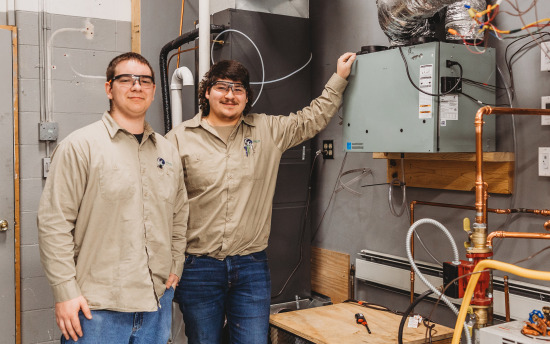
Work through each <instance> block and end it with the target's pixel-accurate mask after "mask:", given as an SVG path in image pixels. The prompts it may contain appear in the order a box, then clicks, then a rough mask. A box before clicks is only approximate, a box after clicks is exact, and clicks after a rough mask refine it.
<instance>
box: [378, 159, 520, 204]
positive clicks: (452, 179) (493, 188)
mask: <svg viewBox="0 0 550 344" xmlns="http://www.w3.org/2000/svg"><path fill="white" fill-rule="evenodd" d="M373 157H374V158H382V159H388V182H390V181H391V180H392V179H393V178H399V179H400V180H402V177H401V155H400V154H395V153H391V154H387V153H374V155H373ZM403 161H404V163H405V166H404V167H405V182H406V184H407V186H412V187H419V188H428V189H444V190H459V191H474V190H475V178H476V172H475V169H476V167H475V154H474V153H434V154H420V153H418V154H405V157H404V160H403ZM483 161H484V163H483V178H484V180H485V182H486V183H487V184H488V185H489V188H488V192H489V193H499V194H511V193H512V191H513V178H514V175H513V174H514V156H513V154H512V153H506V152H494V153H484V154H483Z"/></svg>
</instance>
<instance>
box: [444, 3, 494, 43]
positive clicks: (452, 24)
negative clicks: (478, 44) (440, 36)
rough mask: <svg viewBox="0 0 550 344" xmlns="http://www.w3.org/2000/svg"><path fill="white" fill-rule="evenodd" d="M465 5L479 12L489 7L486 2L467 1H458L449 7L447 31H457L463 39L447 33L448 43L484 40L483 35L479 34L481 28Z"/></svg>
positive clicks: (446, 21) (446, 23) (446, 20)
mask: <svg viewBox="0 0 550 344" xmlns="http://www.w3.org/2000/svg"><path fill="white" fill-rule="evenodd" d="M464 5H469V6H471V7H472V8H473V9H475V10H477V11H483V10H485V8H486V7H487V1H486V0H466V1H464V0H463V1H457V2H455V3H454V4H451V5H449V6H448V7H447V14H446V17H445V31H446V32H447V30H448V29H455V30H456V31H457V32H458V33H459V34H460V35H461V36H462V37H460V36H456V35H451V34H450V33H449V32H447V40H448V41H456V40H460V41H461V40H462V38H464V39H466V40H473V39H476V38H477V39H482V36H483V35H482V34H481V35H480V34H478V33H477V32H478V31H479V26H478V25H476V23H475V22H474V21H473V20H472V18H470V16H469V15H468V12H467V11H466V9H465V7H464Z"/></svg>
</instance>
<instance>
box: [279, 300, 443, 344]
mask: <svg viewBox="0 0 550 344" xmlns="http://www.w3.org/2000/svg"><path fill="white" fill-rule="evenodd" d="M355 313H363V314H364V315H365V318H366V319H367V322H368V324H369V328H370V330H371V332H372V334H368V332H367V329H366V328H365V326H362V325H358V324H356V323H355ZM269 322H270V324H271V327H272V331H271V332H272V333H271V335H272V342H273V343H276V342H277V343H278V344H284V343H286V342H285V341H281V340H277V337H279V338H281V337H283V336H281V335H280V334H278V333H277V331H278V329H282V330H284V331H287V332H290V333H292V334H294V335H296V336H297V337H299V338H303V339H306V340H308V341H310V342H313V343H317V344H356V343H372V344H376V343H380V344H389V343H397V332H398V329H399V323H400V322H401V316H399V315H396V314H393V313H390V312H384V311H379V310H374V309H370V308H366V307H362V306H359V305H357V304H352V303H340V304H336V305H330V306H322V307H317V308H309V309H303V310H297V311H293V312H286V313H279V314H272V315H271V317H270V321H269ZM279 332H281V331H279ZM425 332H426V327H424V325H420V326H419V327H418V328H416V329H412V328H407V325H406V324H405V329H404V333H403V343H406V344H421V343H424V336H425ZM432 335H433V342H434V343H437V344H447V343H451V338H452V336H453V329H451V328H448V327H445V326H441V325H436V326H435V328H434V330H433V332H432ZM274 337H275V338H274ZM293 343H294V342H293Z"/></svg>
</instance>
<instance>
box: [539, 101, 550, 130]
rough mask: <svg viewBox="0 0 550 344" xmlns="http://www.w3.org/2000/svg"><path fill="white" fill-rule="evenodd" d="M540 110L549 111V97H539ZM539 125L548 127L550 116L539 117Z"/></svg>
mask: <svg viewBox="0 0 550 344" xmlns="http://www.w3.org/2000/svg"><path fill="white" fill-rule="evenodd" d="M540 99H541V104H540V108H541V109H546V110H550V96H546V97H541V98H540ZM540 124H541V125H550V116H540Z"/></svg>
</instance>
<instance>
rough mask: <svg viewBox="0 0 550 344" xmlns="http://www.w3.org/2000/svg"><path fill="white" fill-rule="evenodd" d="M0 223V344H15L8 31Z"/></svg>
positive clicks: (1, 97) (6, 38) (3, 40)
mask: <svg viewBox="0 0 550 344" xmlns="http://www.w3.org/2000/svg"><path fill="white" fill-rule="evenodd" d="M0 49H2V51H3V53H2V54H0V80H1V86H0V89H1V90H2V92H0V128H1V132H0V150H1V154H0V156H1V157H2V161H1V163H0V181H2V184H1V190H2V192H0V219H3V220H6V221H7V222H8V224H9V229H8V230H7V231H6V232H0V276H2V278H0V309H1V310H2V314H1V315H0V333H1V334H2V335H1V336H0V343H2V344H8V343H10V344H11V343H15V288H14V284H15V274H14V261H15V258H14V223H15V212H14V183H13V168H14V165H13V98H12V95H13V85H12V81H13V74H12V47H11V31H9V30H0Z"/></svg>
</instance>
